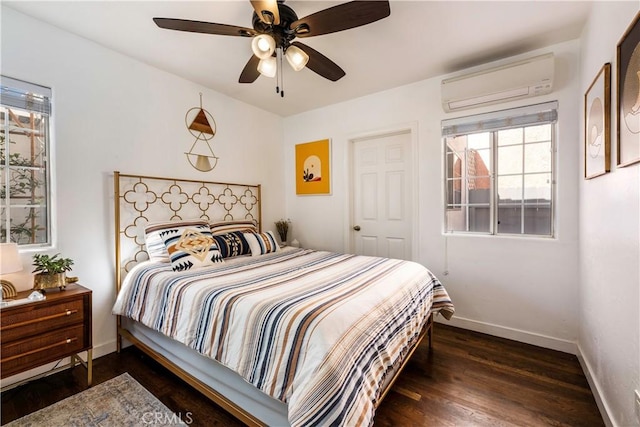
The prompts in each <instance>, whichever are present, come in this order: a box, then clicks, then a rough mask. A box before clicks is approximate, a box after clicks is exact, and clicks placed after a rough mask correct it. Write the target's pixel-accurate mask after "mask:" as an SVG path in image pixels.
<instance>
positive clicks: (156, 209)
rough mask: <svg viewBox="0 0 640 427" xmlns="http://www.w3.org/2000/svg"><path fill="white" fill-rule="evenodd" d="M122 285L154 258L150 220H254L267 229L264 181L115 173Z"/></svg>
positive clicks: (118, 275)
mask: <svg viewBox="0 0 640 427" xmlns="http://www.w3.org/2000/svg"><path fill="white" fill-rule="evenodd" d="M113 179H114V207H115V250H116V285H117V287H118V290H119V287H120V283H121V277H122V274H125V273H126V272H128V271H129V270H131V268H132V267H133V266H134V265H135V264H137V263H139V262H141V261H144V260H147V259H148V255H147V252H146V250H145V246H144V228H145V226H146V225H147V224H148V223H150V222H157V221H170V220H180V219H182V220H185V219H193V218H201V219H205V220H207V221H210V222H212V221H220V220H225V221H226V220H239V219H251V220H254V221H255V222H256V223H257V224H258V229H261V222H262V218H261V206H260V185H252V184H234V183H226V182H211V181H199V180H189V179H177V178H164V177H153V176H145V175H130V174H123V173H120V172H118V171H115V172H114V173H113Z"/></svg>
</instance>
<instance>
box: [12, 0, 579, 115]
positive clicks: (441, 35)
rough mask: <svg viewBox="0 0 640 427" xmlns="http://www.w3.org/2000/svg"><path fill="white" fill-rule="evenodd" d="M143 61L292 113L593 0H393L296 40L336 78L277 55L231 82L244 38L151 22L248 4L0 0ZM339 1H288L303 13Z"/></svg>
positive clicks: (495, 46)
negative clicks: (278, 67)
mask: <svg viewBox="0 0 640 427" xmlns="http://www.w3.org/2000/svg"><path fill="white" fill-rule="evenodd" d="M2 3H3V5H6V6H9V7H11V8H13V9H16V10H18V11H20V12H23V13H25V14H27V15H30V16H33V17H35V18H37V19H40V20H42V21H45V22H48V23H51V24H53V25H55V26H58V27H60V28H63V29H65V30H67V31H69V32H72V33H75V34H77V35H79V36H82V37H85V38H87V39H90V40H93V41H95V42H97V43H99V44H101V45H103V46H106V47H108V48H111V49H113V50H116V51H118V52H121V53H123V54H125V55H128V56H130V57H133V58H137V59H139V60H140V61H143V62H145V63H147V64H150V65H153V66H155V67H157V68H160V69H163V70H166V71H169V72H171V73H174V74H176V75H179V76H182V77H184V78H186V79H189V80H191V81H193V82H196V83H199V84H201V85H203V86H205V87H208V88H211V89H213V90H215V91H218V92H221V93H224V94H226V95H228V96H230V97H233V98H236V99H239V100H241V101H244V102H246V103H249V104H252V105H255V106H256V107H259V108H262V109H264V110H268V111H271V112H273V113H275V114H278V115H280V116H289V115H292V114H296V113H300V112H303V111H307V110H311V109H315V108H319V107H323V106H326V105H330V104H333V103H337V102H341V101H345V100H348V99H352V98H356V97H360V96H364V95H367V94H370V93H374V92H378V91H382V90H386V89H390V88H393V87H397V86H401V85H405V84H408V83H412V82H416V81H419V80H423V79H427V78H430V77H434V76H438V75H442V74H447V73H450V72H454V71H458V70H462V69H464V68H468V67H471V66H475V65H479V64H482V63H485V62H491V61H494V60H498V59H502V58H505V57H509V56H513V55H517V54H521V53H524V52H527V51H530V50H533V49H538V48H542V47H544V46H548V45H550V44H555V43H559V42H563V41H566V40H572V39H575V38H578V37H579V35H580V32H581V30H582V26H583V24H584V22H585V20H586V17H587V15H588V12H589V9H590V2H588V1H586V2H582V1H535V0H534V1H494V2H490V1H395V0H392V1H391V15H390V16H389V17H387V18H385V19H383V20H381V21H378V22H375V23H372V24H369V25H366V26H362V27H358V28H353V29H350V30H346V31H343V32H339V33H334V34H328V35H324V36H317V37H309V38H305V39H304V40H301V41H302V42H303V43H305V44H307V45H309V46H311V47H312V48H314V49H316V50H318V51H319V52H321V53H322V54H324V55H325V56H327V57H328V58H329V59H331V60H332V61H334V62H335V63H337V64H338V65H339V66H340V67H342V69H344V70H345V72H346V76H345V77H343V78H342V79H341V80H339V81H337V82H331V81H329V80H326V79H324V78H322V77H320V76H319V75H317V74H315V73H314V72H312V71H310V70H308V69H304V70H302V71H300V72H298V73H296V72H294V71H293V70H291V69H290V68H289V66H288V64H286V61H285V64H284V68H285V72H284V91H285V97H284V98H280V96H279V95H277V94H276V92H275V86H276V84H275V80H274V79H269V78H266V77H263V76H261V77H259V78H258V80H257V81H256V82H254V83H252V84H240V83H238V77H239V75H240V72H241V71H242V69H243V67H244V65H245V64H246V62H247V61H248V60H249V58H250V56H251V54H252V53H251V46H250V44H251V40H250V39H248V38H244V37H229V36H217V35H208V34H195V33H186V32H182V31H171V30H165V29H160V28H158V27H157V26H156V25H155V24H154V23H153V21H152V18H154V17H164V18H180V19H191V20H198V21H208V22H216V23H221V24H229V25H237V26H241V27H250V28H251V17H252V13H253V8H252V7H251V4H250V3H249V1H248V0H242V1H240V0H236V1H82V2H79V1H24V2H22V1H3V2H2ZM340 3H343V2H341V1H338V2H334V1H331V2H329V1H300V0H290V1H287V2H286V4H287V5H288V6H290V7H292V8H293V9H294V10H295V11H296V13H297V15H298V17H300V18H302V17H304V16H307V15H309V14H311V13H314V12H317V11H319V10H322V9H325V8H327V7H330V6H333V5H336V4H340Z"/></svg>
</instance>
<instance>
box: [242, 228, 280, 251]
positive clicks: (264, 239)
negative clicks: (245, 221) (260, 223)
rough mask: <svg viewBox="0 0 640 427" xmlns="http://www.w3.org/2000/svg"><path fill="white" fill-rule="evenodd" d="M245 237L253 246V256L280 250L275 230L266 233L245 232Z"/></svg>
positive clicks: (251, 246) (250, 245)
mask: <svg viewBox="0 0 640 427" xmlns="http://www.w3.org/2000/svg"><path fill="white" fill-rule="evenodd" d="M244 238H245V239H247V242H248V243H249V247H250V248H251V256H258V255H264V254H268V253H271V252H278V251H280V246H278V242H276V238H275V236H274V235H273V231H267V232H266V233H244Z"/></svg>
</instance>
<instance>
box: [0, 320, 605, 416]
mask: <svg viewBox="0 0 640 427" xmlns="http://www.w3.org/2000/svg"><path fill="white" fill-rule="evenodd" d="M426 341H427V340H425V341H424V342H423V343H422V347H421V348H420V349H418V350H417V351H416V353H415V354H414V356H413V359H412V360H411V362H410V363H409V364H408V365H407V367H406V368H405V371H404V372H403V373H402V375H401V376H400V378H399V379H398V381H397V382H396V384H395V385H394V388H393V391H392V392H390V393H389V394H388V395H387V397H386V398H385V400H384V401H383V402H382V404H381V405H380V407H379V408H378V410H377V412H376V418H375V425H376V426H438V427H440V426H465V427H466V426H602V425H604V423H603V421H602V418H601V416H600V413H599V412H598V408H597V406H596V403H595V401H594V398H593V395H592V394H591V391H590V389H589V386H588V384H587V381H586V378H585V376H584V374H583V373H582V370H581V368H580V365H579V363H578V360H577V358H576V357H575V356H573V355H570V354H566V353H561V352H557V351H553V350H547V349H542V348H539V347H535V346H531V345H527V344H522V343H518V342H515V341H510V340H506V339H502V338H496V337H492V336H489V335H484V334H480V333H476V332H471V331H466V330H462V329H458V328H454V327H451V326H447V325H443V324H436V325H435V335H434V340H433V348H432V350H431V352H429V350H428V346H427V342H426ZM124 372H128V373H129V374H130V375H131V376H132V377H133V378H135V379H136V380H137V381H138V382H139V383H140V384H142V385H143V386H144V387H145V388H146V389H147V390H149V391H150V392H151V393H153V394H154V395H155V396H157V397H158V398H159V399H160V400H161V401H162V402H163V403H164V404H165V405H167V406H168V407H169V408H170V409H171V410H173V411H174V412H176V413H178V414H182V419H183V420H185V419H192V420H193V422H192V424H191V425H193V426H225V427H232V426H240V425H242V424H241V423H240V422H238V421H237V420H236V419H234V418H233V417H231V416H230V415H229V414H227V413H226V412H225V411H223V410H222V409H220V408H219V407H217V406H216V405H215V404H213V403H211V402H210V401H209V400H207V399H206V398H205V397H203V396H202V395H201V394H200V393H198V392H197V391H195V390H193V389H192V388H191V387H189V386H187V385H186V384H184V383H183V382H182V381H181V380H180V379H178V378H177V377H175V376H174V375H173V374H171V373H169V372H168V371H167V370H165V369H164V368H163V367H161V366H160V365H158V364H157V363H156V362H154V361H153V360H151V359H149V358H148V357H146V356H145V355H144V354H143V353H141V352H140V351H138V350H136V349H134V348H131V347H130V348H127V349H126V350H124V351H123V352H122V353H121V354H119V355H118V354H115V353H112V354H109V355H107V356H104V357H101V358H99V359H96V360H95V361H94V372H93V377H94V384H98V383H101V382H103V381H106V380H108V379H111V378H113V377H115V376H117V375H119V374H121V373H124ZM85 388H86V371H84V369H83V368H81V367H76V368H74V369H73V370H68V371H63V372H60V373H57V374H55V375H51V376H49V377H46V378H42V379H39V380H35V381H33V382H31V383H29V384H26V385H23V386H21V387H18V388H14V389H12V390H8V391H6V392H4V393H2V424H5V423H7V422H9V421H11V420H14V419H16V418H19V417H21V416H23V415H26V414H28V413H31V412H33V411H36V410H38V409H40V408H44V407H46V406H48V405H50V404H52V403H54V402H57V401H59V400H62V399H64V398H66V397H68V396H71V395H73V394H75V393H78V392H80V391H82V390H84V389H85ZM187 412H188V413H190V414H189V417H186V413H187Z"/></svg>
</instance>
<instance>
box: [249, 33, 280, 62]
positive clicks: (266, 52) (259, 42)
mask: <svg viewBox="0 0 640 427" xmlns="http://www.w3.org/2000/svg"><path fill="white" fill-rule="evenodd" d="M251 50H252V51H253V54H254V55H255V56H257V57H258V58H260V59H267V58H269V57H270V56H271V55H273V52H275V51H276V41H275V40H274V39H273V37H271V36H270V35H268V34H260V35H259V36H255V37H254V38H253V40H252V41H251Z"/></svg>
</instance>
